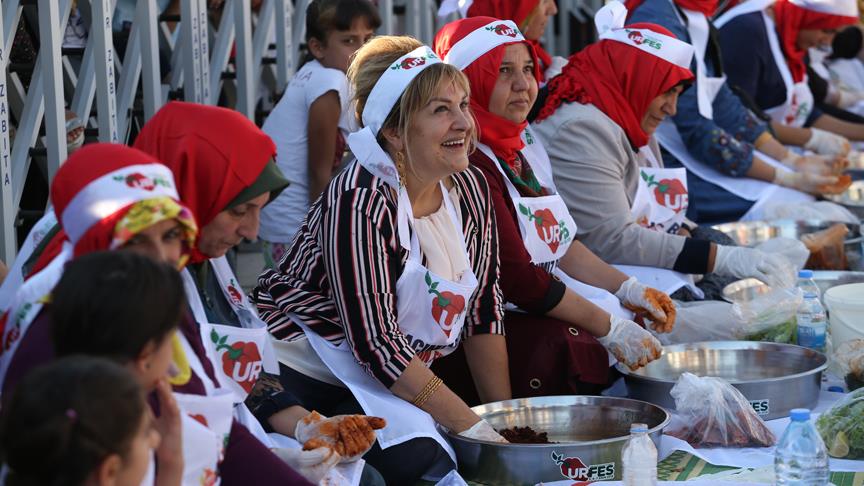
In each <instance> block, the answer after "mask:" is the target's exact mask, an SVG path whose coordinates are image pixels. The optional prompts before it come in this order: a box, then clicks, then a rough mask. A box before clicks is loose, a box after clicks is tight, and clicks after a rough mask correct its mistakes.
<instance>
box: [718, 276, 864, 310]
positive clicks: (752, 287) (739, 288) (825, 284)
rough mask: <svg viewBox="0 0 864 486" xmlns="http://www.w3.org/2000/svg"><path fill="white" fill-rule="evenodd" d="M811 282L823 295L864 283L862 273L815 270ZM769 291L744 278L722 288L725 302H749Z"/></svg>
mask: <svg viewBox="0 0 864 486" xmlns="http://www.w3.org/2000/svg"><path fill="white" fill-rule="evenodd" d="M813 281H814V282H816V285H817V286H818V287H819V291H820V292H821V293H822V294H823V295H824V294H825V291H826V290H828V289H830V288H832V287H836V286H838V285H846V284H852V283H864V272H843V271H834V270H816V271H814V272H813ZM770 291H771V288H770V287H768V285H766V284H764V283H762V281H760V280H757V279H755V278H745V279H743V280H737V281H735V282H732V283H730V284H729V285H727V286H726V287H724V288H723V299H724V300H726V301H727V302H732V303H735V302H740V303H744V302H749V301H751V300H753V299H755V298H756V297H758V296H760V295H763V294H767V293H768V292H770Z"/></svg>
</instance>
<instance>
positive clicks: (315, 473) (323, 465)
mask: <svg viewBox="0 0 864 486" xmlns="http://www.w3.org/2000/svg"><path fill="white" fill-rule="evenodd" d="M273 454H276V457H278V458H279V459H282V460H283V461H285V463H286V464H288V465H289V466H291V469H293V470H295V471H297V473H298V474H300V475H301V476H303V477H304V478H306V479H307V480H308V481H309V482H310V483H312V484H318V483H319V482H321V480H322V479H324V476H326V475H327V473H328V472H330V470H331V469H333V468H334V467H336V465H337V464H339V461H340V460H341V459H342V458H341V457H339V454H337V453H336V451H334V450H333V449H331V448H329V447H319V448H317V449H312V450H311V451H305V450H302V449H284V448H280V449H273Z"/></svg>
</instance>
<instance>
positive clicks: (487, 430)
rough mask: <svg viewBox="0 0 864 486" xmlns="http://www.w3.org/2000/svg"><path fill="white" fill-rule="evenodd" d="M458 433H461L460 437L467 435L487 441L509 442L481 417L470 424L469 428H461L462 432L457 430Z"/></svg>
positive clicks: (470, 437)
mask: <svg viewBox="0 0 864 486" xmlns="http://www.w3.org/2000/svg"><path fill="white" fill-rule="evenodd" d="M458 435H461V436H462V437H467V438H469V439H476V440H487V441H489V442H498V443H500V444H508V443H509V442H507V439H505V438H504V437H501V434H499V433H498V432H496V431H495V429H493V428H492V426H491V425H489V422H487V421H485V420H483V419H480V421H479V422H477V423H476V424H474V425H472V426H471V428H469V429H468V430H463V431H462V432H459V434H458Z"/></svg>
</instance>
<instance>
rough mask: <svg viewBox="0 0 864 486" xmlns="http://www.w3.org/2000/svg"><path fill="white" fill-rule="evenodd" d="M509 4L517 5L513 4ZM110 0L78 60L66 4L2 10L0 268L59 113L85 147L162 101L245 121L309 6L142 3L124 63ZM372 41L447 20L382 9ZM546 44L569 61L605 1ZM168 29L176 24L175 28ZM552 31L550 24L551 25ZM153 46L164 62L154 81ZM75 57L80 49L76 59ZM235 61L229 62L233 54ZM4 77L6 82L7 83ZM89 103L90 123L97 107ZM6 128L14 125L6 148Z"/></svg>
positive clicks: (274, 0) (50, 147) (273, 82)
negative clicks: (33, 36)
mask: <svg viewBox="0 0 864 486" xmlns="http://www.w3.org/2000/svg"><path fill="white" fill-rule="evenodd" d="M514 1H517V0H514ZM115 2H116V0H79V1H78V9H79V11H80V13H81V16H82V18H83V19H84V21H85V23H86V24H87V25H89V35H88V38H87V41H86V45H85V48H84V49H83V52H66V50H62V49H61V45H62V42H63V35H64V32H65V30H66V25H67V22H68V21H69V17H70V8H71V5H72V0H35V1H34V0H30V1H21V0H2V2H0V180H2V184H0V217H2V219H0V259H3V260H4V261H6V262H11V261H12V259H13V258H14V255H15V252H16V226H17V225H16V222H17V223H18V224H20V217H19V209H18V208H19V207H20V203H21V198H22V194H23V191H24V186H25V181H26V180H27V175H28V172H29V171H30V170H31V169H32V166H33V165H34V162H35V165H36V166H37V167H38V168H39V170H41V171H42V172H43V173H44V174H45V175H46V176H47V178H48V180H49V181H50V179H51V178H52V177H53V175H54V173H55V172H56V171H57V169H58V168H59V166H60V164H61V162H62V161H63V160H65V158H66V156H67V154H66V129H65V106H66V104H67V102H68V106H69V108H70V109H71V110H72V111H73V112H75V114H76V115H77V116H78V117H79V118H80V119H81V120H82V121H83V122H84V125H85V127H86V130H85V133H86V134H87V135H88V136H89V137H90V139H92V138H93V136H94V135H95V137H96V138H97V139H98V140H99V141H102V142H120V143H125V142H127V141H128V140H129V137H130V134H131V133H132V131H133V129H134V128H135V126H136V125H140V124H143V123H144V122H146V121H147V120H148V119H149V118H150V117H152V116H153V114H154V113H156V111H157V110H158V109H159V108H160V107H161V106H162V105H163V104H164V103H165V102H166V101H167V100H168V99H169V98H171V99H184V100H187V101H194V102H198V103H207V104H213V105H216V104H219V105H223V106H229V107H231V108H234V109H236V110H238V111H240V112H241V113H243V114H244V115H245V116H247V117H249V118H250V119H252V120H256V115H263V114H266V113H256V106H258V105H259V101H260V100H262V99H263V100H264V101H265V103H263V105H264V106H269V105H272V103H273V102H275V100H277V99H278V97H279V96H281V93H282V92H283V91H284V89H285V87H286V86H287V84H288V82H289V80H290V77H291V76H292V75H293V72H294V69H295V66H297V64H298V61H299V58H300V50H301V46H302V44H303V40H304V36H305V11H306V7H307V6H308V4H309V2H310V0H264V1H263V3H262V4H261V6H260V8H259V10H258V11H257V12H254V13H253V12H252V11H251V8H250V0H226V2H225V4H224V7H223V10H222V14H221V19H220V20H219V23H218V25H213V24H212V23H211V22H210V19H209V17H208V11H207V0H181V1H180V13H179V17H178V16H163V17H162V18H161V20H160V12H159V11H158V8H157V2H156V0H138V1H137V2H136V7H135V8H136V10H135V15H134V20H133V21H132V24H131V30H130V31H129V36H128V42H127V44H126V51H125V53H124V55H123V58H122V59H120V57H119V56H118V54H117V50H116V49H115V46H114V32H113V30H112V19H113V16H114V11H115ZM34 3H35V5H36V11H37V15H36V16H37V17H38V23H37V25H35V26H34V29H33V30H36V29H35V27H38V31H39V45H40V48H39V51H38V57H37V60H36V63H35V65H34V66H33V73H32V78H31V80H30V85H29V88H28V89H25V88H24V85H23V83H22V82H21V79H20V77H19V76H18V74H17V73H16V72H12V71H10V70H9V51H10V50H11V47H12V42H13V40H14V38H15V33H16V30H17V28H18V25H19V22H26V21H27V20H26V19H25V18H24V16H22V12H23V10H24V9H25V8H31V9H32V6H33V4H34ZM377 3H378V7H379V11H380V13H381V18H382V25H381V28H380V29H379V31H378V33H379V34H392V33H399V32H407V33H410V34H412V35H414V36H415V37H417V38H419V39H421V40H422V41H424V42H426V43H431V42H432V40H433V37H434V34H435V32H436V31H437V30H438V28H440V27H441V25H443V24H444V23H445V22H446V21H447V20H452V18H451V19H439V18H438V16H437V8H438V6H437V2H436V1H435V0H378V2H377ZM558 3H559V10H560V14H559V15H558V18H557V22H550V25H549V28H548V29H547V32H546V36H545V38H544V39H545V43H546V45H547V46H548V47H549V48H550V51H551V52H553V53H557V54H560V55H567V51H568V50H569V48H570V19H571V18H573V17H575V18H576V19H577V20H580V21H582V20H585V19H588V20H589V21H590V17H591V16H592V15H593V12H594V11H596V9H598V8H599V7H600V6H602V4H603V0H558ZM169 22H177V23H176V26H175V28H174V29H173V30H172V29H171V28H170V27H169ZM553 24H554V25H553ZM160 48H161V50H162V54H163V55H164V56H166V58H169V59H170V66H171V69H170V75H169V76H168V78H167V79H164V80H163V79H162V74H161V72H160ZM79 51H80V50H79ZM232 51H233V56H232ZM7 73H8V74H7ZM94 101H95V104H96V107H95V108H96V110H95V113H94V111H93V108H94V107H93V104H94ZM10 119H14V120H15V126H16V129H17V130H16V132H15V136H14V139H13V138H12V137H10V126H11V124H10Z"/></svg>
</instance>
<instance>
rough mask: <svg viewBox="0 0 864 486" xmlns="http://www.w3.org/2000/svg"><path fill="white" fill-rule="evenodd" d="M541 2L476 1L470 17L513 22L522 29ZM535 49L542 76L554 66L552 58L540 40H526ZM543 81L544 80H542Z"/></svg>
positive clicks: (472, 5) (537, 0)
mask: <svg viewBox="0 0 864 486" xmlns="http://www.w3.org/2000/svg"><path fill="white" fill-rule="evenodd" d="M539 4H540V0H474V2H473V3H472V4H471V6H470V7H468V17H492V18H495V19H504V20H512V21H513V22H515V23H516V25H517V26H519V27H520V28H522V27H524V26H523V25H522V23H523V22H525V20H527V19H528V16H529V15H531V12H532V11H533V10H534V9H535V8H537V5H539ZM526 41H527V42H528V43H530V44H531V45H532V46H533V47H534V52H535V54H536V56H537V58H539V59H540V62H541V63H542V64H543V65H542V66H538V67H540V68H541V69H540V75H541V76H542V75H543V71H544V70H545V69H546V67H548V66H549V65H550V64H552V56H551V55H550V54H549V53H548V52H546V49H544V48H543V46H542V45H541V44H540V41H539V40H538V39H526ZM541 79H542V78H541Z"/></svg>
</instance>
